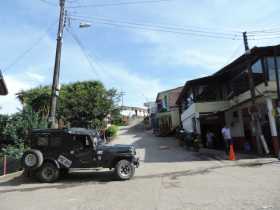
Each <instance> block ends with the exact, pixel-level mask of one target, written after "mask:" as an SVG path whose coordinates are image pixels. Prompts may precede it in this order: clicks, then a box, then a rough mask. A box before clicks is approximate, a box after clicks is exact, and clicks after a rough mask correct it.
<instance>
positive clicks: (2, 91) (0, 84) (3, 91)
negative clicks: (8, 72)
mask: <svg viewBox="0 0 280 210" xmlns="http://www.w3.org/2000/svg"><path fill="white" fill-rule="evenodd" d="M7 94H8V89H7V86H6V83H5V81H4V77H3V75H2V72H1V71H0V95H7Z"/></svg>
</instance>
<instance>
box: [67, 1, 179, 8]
mask: <svg viewBox="0 0 280 210" xmlns="http://www.w3.org/2000/svg"><path fill="white" fill-rule="evenodd" d="M171 1H174V0H144V1H143V0H141V1H140V0H139V1H123V2H115V3H102V4H84V5H75V6H68V7H67V8H88V7H112V6H123V5H135V4H151V3H160V2H171Z"/></svg>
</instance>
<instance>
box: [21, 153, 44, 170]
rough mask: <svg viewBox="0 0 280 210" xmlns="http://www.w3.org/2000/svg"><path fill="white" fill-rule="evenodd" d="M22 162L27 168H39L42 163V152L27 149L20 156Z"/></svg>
mask: <svg viewBox="0 0 280 210" xmlns="http://www.w3.org/2000/svg"><path fill="white" fill-rule="evenodd" d="M22 164H23V166H24V167H25V168H27V169H35V168H39V167H40V166H41V165H42V164H43V154H42V153H41V152H40V151H39V150H35V149H31V150H28V151H26V152H25V153H24V154H23V156H22Z"/></svg>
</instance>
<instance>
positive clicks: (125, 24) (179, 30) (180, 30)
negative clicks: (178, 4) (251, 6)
mask: <svg viewBox="0 0 280 210" xmlns="http://www.w3.org/2000/svg"><path fill="white" fill-rule="evenodd" d="M71 19H72V20H79V21H87V22H93V23H96V24H103V25H109V26H114V27H119V28H128V29H131V28H132V29H140V30H148V31H156V32H166V33H172V34H179V35H189V36H198V37H207V38H215V39H230V40H242V37H241V36H242V35H241V32H240V33H226V32H217V31H209V30H197V29H193V28H191V27H184V26H181V27H173V26H165V25H155V24H150V23H136V22H129V21H118V20H117V21H115V20H112V19H108V18H98V17H96V18H92V17H85V16H78V15H73V16H71ZM279 37H280V34H267V35H266V36H264V35H250V38H249V39H248V40H263V39H278V38H279Z"/></svg>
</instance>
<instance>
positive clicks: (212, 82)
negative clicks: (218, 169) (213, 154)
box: [177, 45, 280, 154]
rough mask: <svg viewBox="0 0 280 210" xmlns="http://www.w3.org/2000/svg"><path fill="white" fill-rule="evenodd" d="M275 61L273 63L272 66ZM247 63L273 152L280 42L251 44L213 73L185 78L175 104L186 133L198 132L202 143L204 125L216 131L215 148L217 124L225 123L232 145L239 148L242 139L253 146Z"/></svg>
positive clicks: (219, 140)
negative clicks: (232, 140) (179, 109)
mask: <svg viewBox="0 0 280 210" xmlns="http://www.w3.org/2000/svg"><path fill="white" fill-rule="evenodd" d="M275 52H277V53H276V54H275ZM275 60H276V61H277V62H276V64H278V65H275V62H274V61H275ZM249 61H250V62H249ZM249 65H251V68H252V78H253V82H254V86H255V92H256V104H257V109H258V113H259V116H258V117H259V119H260V122H261V129H262V132H263V134H264V137H265V140H266V142H267V144H268V146H269V148H270V151H274V153H275V154H278V151H279V139H278V134H277V127H278V126H279V125H278V126H277V124H276V118H279V114H280V113H278V117H277V108H278V107H279V105H278V106H277V100H278V96H277V78H278V82H279V78H280V77H279V76H280V45H277V46H268V47H254V48H252V49H251V51H250V52H249V53H245V54H243V55H241V56H240V57H238V58H237V59H235V60H234V61H233V62H231V63H230V64H228V65H227V66H225V67H223V68H222V69H221V70H219V71H217V72H216V73H214V74H213V75H211V76H208V77H203V78H198V79H195V80H191V81H187V82H186V84H185V86H184V88H183V90H182V92H181V94H180V96H179V97H178V100H177V105H180V106H181V109H182V114H181V121H182V125H183V128H184V129H185V130H186V131H187V132H196V133H199V134H200V135H201V137H202V139H203V141H204V143H205V140H206V139H205V136H206V132H207V130H211V131H212V132H214V133H215V136H216V140H215V147H216V148H222V147H223V140H222V136H221V128H222V127H223V125H224V124H227V125H229V126H230V129H231V133H232V137H233V139H234V140H235V146H236V148H237V149H239V150H243V148H244V145H245V143H246V144H249V145H250V146H251V148H252V149H253V150H255V151H256V148H257V145H256V144H257V142H256V134H255V132H254V130H253V128H252V115H251V113H252V111H253V109H252V101H251V98H252V97H251V92H250V87H249V74H248V66H249ZM277 66H278V69H277Z"/></svg>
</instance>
